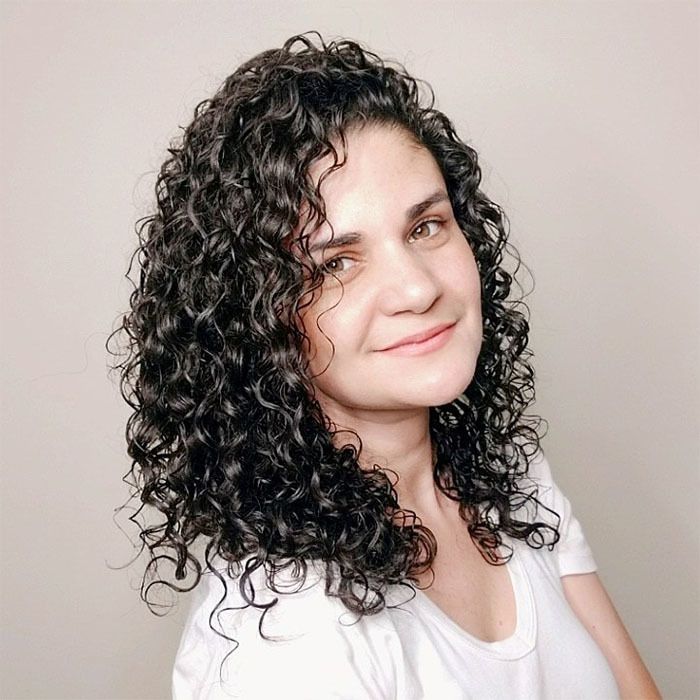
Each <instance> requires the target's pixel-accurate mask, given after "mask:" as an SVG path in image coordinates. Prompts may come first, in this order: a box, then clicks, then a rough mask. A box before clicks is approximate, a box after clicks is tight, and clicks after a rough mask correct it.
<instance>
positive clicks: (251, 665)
mask: <svg viewBox="0 0 700 700" xmlns="http://www.w3.org/2000/svg"><path fill="white" fill-rule="evenodd" d="M200 586H201V588H202V590H201V591H198V590H196V591H195V592H197V593H198V595H197V596H196V597H195V598H193V601H192V607H191V610H190V613H189V617H188V619H187V622H186V624H185V628H184V631H183V634H182V638H181V641H180V646H179V648H178V652H177V655H176V658H175V663H174V666H173V674H172V695H173V700H192V699H193V698H196V699H197V700H231V699H232V698H245V699H248V698H268V697H270V698H272V697H280V698H284V699H285V700H302V699H303V700H357V699H360V698H379V697H388V696H389V694H390V693H391V691H390V690H389V689H388V686H387V683H386V679H385V678H384V677H383V673H382V671H381V669H380V668H379V667H378V666H377V663H376V661H375V659H373V658H372V656H373V655H372V653H371V649H370V645H369V644H367V641H366V640H365V639H364V638H363V635H362V632H361V629H362V625H360V624H359V623H358V624H356V625H355V624H349V623H350V622H353V621H354V620H355V619H356V616H354V615H351V614H350V613H349V612H348V611H347V610H346V609H345V608H344V607H343V608H342V611H345V615H343V612H342V611H340V612H339V608H340V607H342V603H339V602H338V601H336V600H335V599H329V598H327V597H326V596H325V594H324V593H323V590H322V586H320V587H319V586H316V587H314V589H313V590H310V591H307V592H302V593H297V594H281V595H277V594H274V597H277V598H278V599H279V603H278V604H276V605H275V606H274V607H273V608H271V609H270V611H269V612H268V613H267V615H266V616H265V618H264V620H263V622H262V630H263V632H264V633H265V636H267V637H270V638H274V639H276V640H279V641H272V640H266V639H263V638H262V636H261V635H260V632H259V630H258V624H259V622H260V616H261V614H262V611H261V610H259V609H257V608H253V607H252V606H251V607H247V608H244V609H242V610H238V609H235V610H234V609H228V610H226V608H227V607H228V608H231V604H230V603H229V601H228V600H227V601H226V602H225V604H223V605H221V606H219V608H218V609H217V612H219V611H223V612H221V614H220V615H219V616H218V620H217V614H216V613H215V614H214V616H213V617H212V625H213V626H214V627H215V628H216V629H217V630H219V631H222V630H223V631H224V632H225V633H226V635H227V636H229V637H232V638H233V639H235V640H236V642H237V643H238V645H236V643H234V642H232V641H229V640H227V639H225V638H224V637H222V636H221V635H220V634H217V633H216V632H215V631H214V630H212V629H211V627H210V626H209V615H210V613H211V611H212V610H213V609H214V607H216V605H217V603H218V602H219V600H220V599H221V597H222V594H223V586H222V585H221V583H220V582H219V580H218V579H216V578H214V577H212V576H208V577H207V580H206V581H205V580H204V579H203V580H202V581H201V582H200ZM235 587H236V586H235V582H234V584H233V585H231V583H229V588H234V589H235ZM198 588H199V587H198ZM267 594H268V596H270V592H269V591H267ZM259 599H260V597H259V594H258V593H256V600H259ZM264 600H266V601H267V600H268V597H267V596H266V597H264ZM236 604H240V601H237V603H236ZM338 618H340V619H341V621H342V623H343V624H341V621H339V619H338ZM375 656H376V655H375ZM222 663H223V666H222Z"/></svg>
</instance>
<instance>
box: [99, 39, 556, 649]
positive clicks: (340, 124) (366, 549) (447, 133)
mask: <svg viewBox="0 0 700 700" xmlns="http://www.w3.org/2000/svg"><path fill="white" fill-rule="evenodd" d="M308 34H316V35H317V36H318V38H319V40H320V46H319V47H317V46H315V45H314V43H313V42H312V41H311V40H310V38H309V37H308V36H307V35H308ZM295 49H296V50H295ZM419 82H420V83H422V84H424V85H426V86H427V90H428V95H427V100H425V99H424V97H423V96H422V95H421V93H420V90H419ZM434 102H435V99H434V93H433V90H432V88H430V86H428V85H427V83H424V82H423V81H418V80H416V79H414V78H412V77H411V76H409V75H408V74H407V73H406V70H405V68H403V66H401V64H398V63H394V64H393V66H392V65H390V64H389V62H385V61H384V60H382V59H381V58H380V57H379V56H377V55H376V54H374V53H372V52H370V51H368V50H366V49H363V48H362V47H361V46H360V45H358V44H357V43H355V42H352V41H347V40H340V41H331V42H329V43H325V42H324V40H323V39H322V38H321V36H320V35H319V34H318V33H317V32H307V33H305V34H301V35H297V36H294V37H291V38H290V39H288V40H287V41H286V42H285V43H284V45H283V46H282V47H281V48H279V49H274V50H268V51H264V52H262V53H260V54H258V55H257V56H255V57H253V58H251V59H250V60H248V61H247V62H245V63H243V64H242V65H241V66H240V67H239V68H238V69H237V70H236V71H235V72H234V73H233V74H232V75H230V76H229V77H228V78H227V79H226V80H225V81H224V82H223V84H222V85H221V87H220V88H219V89H218V91H217V92H216V93H215V94H214V96H213V97H211V98H210V99H207V100H204V101H203V102H201V103H200V104H199V105H198V106H197V107H196V109H195V114H194V119H193V121H192V123H191V124H190V125H189V126H187V127H186V128H185V129H184V134H183V135H182V138H181V140H179V141H178V142H177V144H174V145H172V147H171V148H169V149H168V152H169V157H168V158H167V159H166V160H165V162H164V163H163V165H162V168H161V170H160V173H159V175H158V178H157V182H156V206H155V211H154V213H153V214H151V215H149V216H147V217H146V218H144V219H142V220H140V221H139V222H137V227H136V230H137V234H138V238H139V246H138V248H137V250H136V251H135V252H134V256H132V261H131V263H132V264H133V257H135V256H136V255H137V254H138V258H139V263H140V268H141V269H140V279H139V282H138V284H135V283H133V282H132V284H134V290H133V292H132V293H131V297H130V312H129V313H127V314H125V315H124V316H123V318H122V325H121V326H120V327H119V328H118V329H117V330H116V331H115V333H118V332H125V333H126V335H127V336H128V339H129V340H128V347H127V357H126V358H125V359H124V361H123V362H122V363H121V364H118V365H116V368H118V369H119V370H120V379H121V382H120V388H121V393H122V396H123V397H124V399H125V400H126V401H127V403H128V404H129V405H130V406H131V407H132V408H133V414H132V415H131V416H130V418H129V420H128V422H127V427H126V436H127V443H128V454H129V456H130V457H131V458H132V460H133V461H132V465H131V468H130V470H129V472H127V474H126V475H125V477H124V480H125V481H126V482H127V483H128V484H129V485H130V486H132V487H133V489H134V491H133V492H132V493H131V498H130V500H131V499H132V498H136V497H139V498H140V501H141V505H140V507H139V509H138V510H137V511H136V513H135V514H134V515H132V516H131V517H130V518H129V519H130V520H131V521H133V522H137V521H136V516H138V514H139V513H141V511H142V510H143V509H144V508H145V507H146V506H150V507H151V510H150V511H149V512H154V511H153V509H155V512H157V514H159V515H161V516H162V517H163V518H164V520H163V521H162V522H159V523H156V524H153V525H151V526H146V525H143V526H142V525H141V524H140V523H138V525H139V529H140V532H139V536H140V539H141V543H142V544H141V549H140V551H139V554H140V553H141V552H143V550H144V548H145V547H148V550H149V555H150V559H149V562H148V564H147V566H146V569H145V572H144V576H143V581H142V585H141V596H142V598H143V599H144V601H145V602H146V603H147V604H148V605H149V607H150V602H149V596H148V592H149V590H150V588H151V586H152V585H154V584H164V585H166V586H168V587H170V588H171V589H173V590H176V591H180V592H183V591H189V590H192V589H193V588H194V587H195V586H196V585H197V584H198V583H199V580H200V578H201V573H202V569H203V566H206V568H207V569H210V570H214V572H215V573H216V570H215V567H214V562H213V560H214V558H219V559H223V560H224V561H226V562H228V567H229V573H230V574H233V568H234V566H237V565H239V564H240V563H241V562H242V561H243V560H244V559H246V560H247V563H246V566H245V570H244V571H243V573H242V577H241V581H240V591H241V593H242V595H243V597H244V599H245V600H246V601H247V602H248V603H249V604H250V605H255V606H256V607H265V606H263V605H262V604H260V603H256V602H254V600H253V597H254V592H253V595H250V596H249V594H248V591H249V589H250V581H249V579H250V576H251V575H252V573H253V572H254V571H255V570H256V569H258V568H260V567H264V570H265V571H266V572H268V581H269V585H270V586H271V588H272V589H273V590H275V591H276V592H279V591H277V589H276V588H275V585H274V578H275V574H276V573H277V572H278V571H280V570H281V569H284V568H288V567H290V566H292V567H294V570H295V571H296V572H302V574H301V576H302V579H304V578H305V577H306V573H307V568H306V567H307V561H308V560H319V561H321V562H323V563H325V564H326V572H327V577H326V594H327V595H333V596H336V597H338V598H340V600H342V602H343V604H344V605H345V606H346V607H347V608H348V609H349V610H351V611H353V612H355V613H358V614H360V615H364V614H373V613H377V612H379V611H380V610H381V609H383V607H385V605H386V601H385V599H384V596H383V592H385V591H386V587H387V586H388V585H389V584H402V585H406V584H407V582H416V581H417V579H416V578H415V577H416V575H417V573H420V572H424V571H426V570H428V569H429V568H430V565H431V564H432V562H433V559H434V556H435V554H436V542H435V539H434V537H433V535H432V533H431V532H430V530H429V529H428V528H427V527H425V526H423V525H422V524H421V523H420V520H419V519H418V518H417V516H416V513H414V512H413V511H406V510H403V509H401V507H400V504H399V502H398V497H397V493H396V491H395V490H394V486H393V483H392V481H391V480H390V478H389V476H388V474H387V472H388V471H391V470H385V469H380V468H378V466H377V465H374V468H373V469H372V470H367V469H361V468H360V465H359V460H358V457H359V454H360V450H361V448H360V449H358V448H356V447H354V446H353V445H350V444H345V445H342V446H337V445H335V444H334V442H333V437H334V435H335V434H336V431H335V430H334V426H333V424H332V422H331V421H330V420H329V419H328V417H327V416H326V415H325V414H324V413H323V411H322V410H321V406H320V405H319V403H318V402H317V401H316V399H315V397H314V390H313V384H312V383H311V381H310V379H309V376H308V371H307V370H308V366H307V362H306V359H305V357H304V353H303V352H302V351H301V347H302V343H303V341H304V339H305V338H306V336H305V334H304V332H303V330H300V329H299V328H298V327H297V324H295V319H296V318H298V314H299V311H300V308H303V299H304V298H306V295H307V294H308V293H309V287H308V284H307V283H308V281H309V279H310V280H311V283H312V287H311V291H313V290H314V289H315V288H316V287H314V286H313V285H314V284H316V285H318V284H319V283H320V281H319V276H318V271H317V270H314V269H313V267H309V266H307V265H306V263H305V261H304V259H299V258H298V257H296V256H295V255H293V254H292V253H291V252H290V251H289V249H288V246H287V245H285V241H287V240H288V238H289V235H290V233H291V232H293V231H295V229H296V228H297V227H298V225H299V223H300V211H301V208H302V206H308V207H309V211H310V214H311V216H310V222H311V221H312V220H315V221H317V222H321V221H324V220H325V218H324V217H325V210H324V206H323V201H322V199H321V197H320V195H319V192H318V188H315V187H313V185H312V184H311V182H310V181H309V179H308V177H307V175H308V171H309V167H310V166H311V164H312V163H314V162H315V161H316V160H317V159H319V158H321V157H323V156H324V155H326V154H330V153H332V154H333V156H334V165H333V166H332V168H331V169H335V168H336V167H340V165H342V163H339V161H338V157H337V156H338V154H337V151H336V148H335V146H334V145H333V142H337V140H338V138H340V139H341V141H342V142H343V143H345V141H344V134H346V133H347V132H348V130H349V129H350V128H353V127H357V126H362V125H365V124H383V125H387V126H391V127H397V128H401V129H403V130H404V131H405V132H406V133H407V134H409V135H410V136H411V137H412V138H413V139H414V141H415V142H416V143H417V144H420V145H422V146H424V147H425V148H427V149H428V150H429V151H430V153H432V155H433V156H434V158H435V160H436V161H437V163H438V165H439V167H440V169H441V172H442V174H443V176H444V179H445V183H446V185H447V190H448V193H449V196H450V200H451V204H452V208H453V211H454V214H455V217H456V220H457V222H458V224H459V227H460V229H461V230H462V232H463V234H464V236H465V237H466V239H467V241H468V242H469V244H470V246H471V248H472V251H473V254H474V257H475V259H476V262H477V266H478V269H479V273H480V277H481V285H482V318H483V342H482V348H481V352H480V355H479V358H478V362H477V366H476V369H475V374H474V377H473V380H472V381H471V383H470V385H469V386H468V388H467V389H466V390H465V391H464V393H463V394H462V395H460V396H459V397H458V398H456V399H455V400H454V401H453V402H451V403H450V404H448V405H444V406H435V407H431V408H430V409H429V410H430V422H429V427H430V435H431V439H432V441H433V445H434V446H435V448H436V462H435V465H434V468H433V473H434V479H435V483H436V484H437V485H438V486H439V487H440V488H441V489H442V490H443V492H444V493H445V494H446V495H448V496H449V497H450V498H452V499H454V500H455V501H458V502H459V508H460V513H462V515H464V513H465V511H468V512H469V514H470V524H469V532H470V534H471V536H472V537H473V538H474V540H475V542H477V543H478V545H479V547H480V549H481V551H482V553H483V555H484V556H485V558H486V559H487V560H488V561H490V562H491V563H494V564H496V563H503V561H507V559H508V558H509V557H505V558H504V557H502V556H501V555H499V554H497V551H496V550H497V549H498V548H499V547H500V546H501V545H502V544H504V543H503V541H502V537H501V533H506V534H507V535H509V536H511V537H514V538H518V539H521V540H524V541H525V542H527V543H528V544H529V545H530V546H532V547H535V548H540V547H542V546H544V545H545V544H547V545H548V546H549V547H550V548H552V547H553V546H554V544H556V542H557V540H558V538H559V533H558V529H557V528H556V527H553V526H551V525H548V524H545V523H542V522H529V521H528V520H527V519H524V520H523V519H519V518H518V517H516V511H517V510H518V507H519V506H520V505H522V503H523V502H524V501H528V500H533V501H535V502H536V503H539V501H537V499H536V495H535V494H536V491H534V492H527V491H526V490H524V489H523V488H522V485H521V484H522V482H521V477H523V476H525V475H526V473H527V468H528V464H529V461H530V460H531V458H532V457H533V456H534V455H535V454H536V452H537V450H538V449H539V441H540V436H539V435H538V432H537V428H538V427H539V426H540V424H541V423H542V422H543V420H542V419H541V418H539V417H537V416H526V415H525V410H526V409H527V407H528V406H529V404H530V403H531V402H532V401H533V400H534V372H533V370H532V368H531V366H530V364H529V363H528V358H529V357H530V356H531V355H532V353H531V351H530V350H529V349H528V348H527V341H528V332H529V324H528V319H527V317H526V315H525V314H524V313H523V312H522V311H521V310H520V307H521V306H522V307H523V309H524V311H525V312H527V311H528V309H527V307H526V306H525V304H524V303H523V302H522V301H521V300H509V299H508V297H509V295H510V292H511V286H512V283H513V282H514V281H515V277H514V274H515V273H513V275H511V274H509V273H508V272H506V270H505V269H504V268H503V267H502V264H501V263H502V259H503V253H504V251H506V252H509V253H511V254H512V255H513V256H514V258H515V259H516V260H517V267H516V270H515V272H517V270H518V269H519V267H520V264H521V261H520V257H519V255H518V253H517V251H515V249H514V248H513V247H512V246H511V245H510V243H508V241H507V235H508V234H507V231H506V224H507V219H506V217H505V214H504V213H503V211H502V210H501V209H500V207H499V206H498V205H497V204H495V203H493V202H492V201H490V200H489V199H488V197H486V195H485V194H484V193H482V192H481V191H480V190H479V185H480V182H481V170H480V167H479V165H478V162H477V154H476V152H475V151H474V150H473V149H472V148H471V147H469V146H468V145H466V144H465V143H463V142H462V141H461V140H460V139H459V138H458V136H457V135H456V133H455V130H454V127H453V125H452V123H451V122H450V120H449V119H448V118H447V117H446V116H445V115H444V114H442V113H441V112H440V111H438V110H437V109H434V108H433V105H434ZM319 184H320V183H319ZM303 239H304V237H303V236H302V237H301V239H300V240H302V241H303ZM130 270H131V264H130V265H129V271H130ZM126 276H127V279H130V278H129V272H127V275H126ZM130 281H131V280H130ZM110 339H111V336H110ZM109 342H110V341H109V340H108V341H107V347H108V349H109ZM355 436H356V437H357V438H358V440H359V436H357V435H356V434H355ZM360 445H361V442H360ZM392 473H394V472H392ZM540 505H542V504H540ZM389 516H391V517H389ZM547 532H549V535H550V537H551V541H550V542H549V543H548V542H546V538H545V534H547ZM200 538H202V539H203V540H204V541H205V542H206V547H205V550H204V555H203V562H200V559H199V557H197V556H196V555H195V553H194V551H193V549H194V544H195V542H198V541H201V540H200ZM137 556H138V555H137ZM159 562H169V563H171V564H173V565H174V567H175V579H176V580H178V581H182V580H183V579H184V578H186V576H187V574H188V570H189V567H190V566H191V567H192V571H194V573H195V581H194V583H193V584H192V585H191V586H189V587H179V586H177V585H175V584H174V583H172V582H170V581H167V580H165V579H162V578H158V571H157V570H158V563H159ZM331 564H332V565H333V567H336V571H337V576H336V575H335V574H334V575H332V568H333V567H331V566H330V565H331ZM237 573H240V571H238V572H237ZM217 575H218V576H219V578H220V579H221V581H222V582H223V583H224V586H226V582H225V580H224V577H222V576H221V575H220V574H218V573H217ZM336 578H337V580H336V581H335V583H337V588H332V587H331V584H332V583H333V580H334V579H336ZM149 579H153V580H152V581H151V582H150V583H149V585H148V586H147V585H146V582H147V581H148V580H149ZM332 579H333V580H332ZM358 586H359V593H358ZM370 592H372V593H374V594H376V595H374V596H371V599H370V597H369V596H368V594H369V593H370ZM274 602H276V600H275V601H274ZM265 612H266V611H265ZM212 614H213V613H212ZM263 615H264V613H263ZM210 619H211V617H210ZM261 622H262V620H261ZM229 639H230V638H229Z"/></svg>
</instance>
